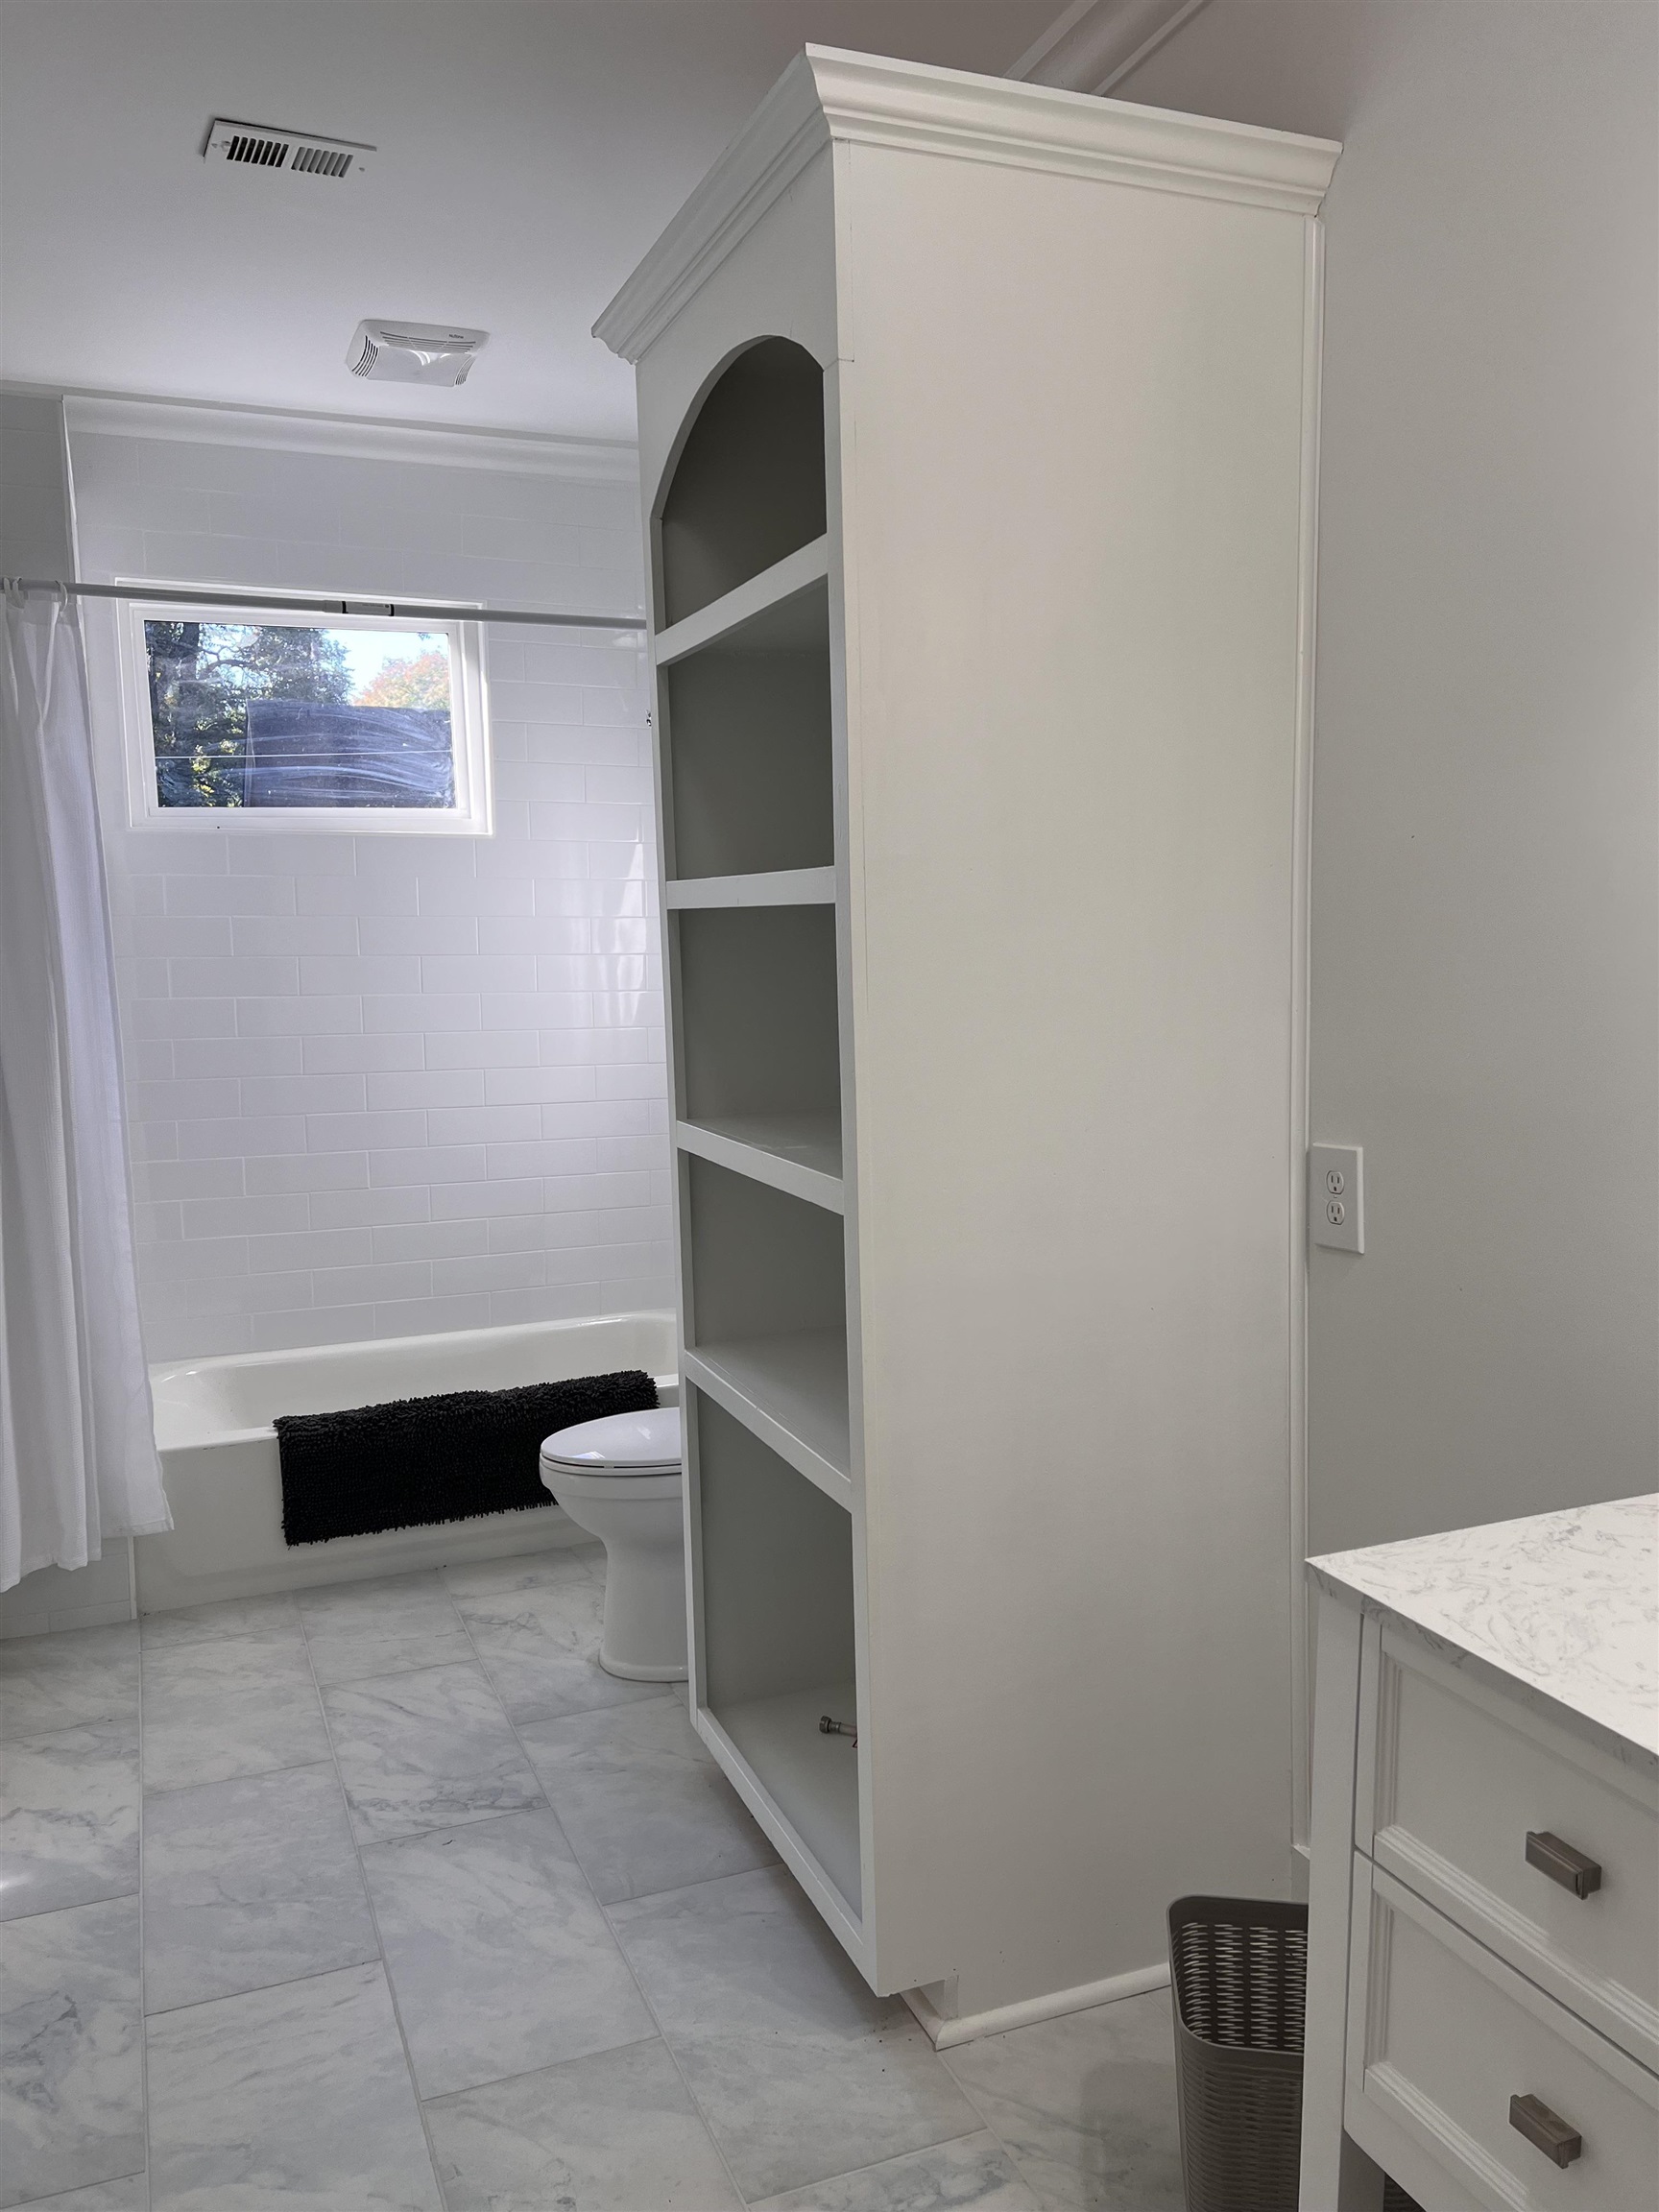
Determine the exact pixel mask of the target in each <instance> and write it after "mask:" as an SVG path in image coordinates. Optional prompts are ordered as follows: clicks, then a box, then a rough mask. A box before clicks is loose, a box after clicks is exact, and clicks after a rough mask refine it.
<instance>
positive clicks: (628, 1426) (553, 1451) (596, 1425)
mask: <svg viewBox="0 0 1659 2212" xmlns="http://www.w3.org/2000/svg"><path fill="white" fill-rule="evenodd" d="M541 1456H542V1458H543V1459H545V1460H548V1461H550V1462H551V1463H552V1464H553V1465H554V1466H556V1467H580V1468H583V1469H585V1470H586V1471H587V1472H588V1473H589V1474H590V1475H597V1474H606V1473H609V1472H611V1471H614V1472H615V1473H617V1474H619V1475H621V1474H644V1473H645V1472H646V1471H647V1470H648V1469H649V1470H659V1469H671V1468H677V1467H678V1466H679V1464H680V1408H679V1407H678V1406H658V1407H653V1408H652V1410H651V1411H650V1412H649V1413H607V1414H606V1416H605V1417H604V1419H603V1420H602V1421H579V1422H578V1423H577V1425H576V1427H575V1428H574V1429H561V1430H560V1431H558V1433H557V1435H553V1436H549V1437H548V1438H547V1440H546V1441H545V1443H544V1444H543V1445H542V1447H541Z"/></svg>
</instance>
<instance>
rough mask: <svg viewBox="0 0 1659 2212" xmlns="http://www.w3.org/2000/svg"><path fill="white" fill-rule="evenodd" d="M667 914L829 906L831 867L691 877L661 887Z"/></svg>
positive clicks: (831, 900) (832, 892)
mask: <svg viewBox="0 0 1659 2212" xmlns="http://www.w3.org/2000/svg"><path fill="white" fill-rule="evenodd" d="M662 903H663V904H664V906H666V907H667V908H668V910H669V912H670V913H680V912H683V911H684V910H685V908H686V907H690V906H833V905H834V903H835V871H834V869H833V868H774V869H772V870H771V871H770V872H769V873H768V874H766V875H764V876H693V877H691V878H686V879H680V878H673V879H671V880H670V881H668V882H666V883H664V884H663V886H662Z"/></svg>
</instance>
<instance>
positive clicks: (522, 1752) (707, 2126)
mask: <svg viewBox="0 0 1659 2212" xmlns="http://www.w3.org/2000/svg"><path fill="white" fill-rule="evenodd" d="M584 1571H585V1572H589V1573H590V1572H591V1570H590V1568H589V1567H588V1565H587V1563H586V1562H585V1563H584ZM439 1572H440V1573H441V1574H442V1573H443V1572H444V1570H443V1569H440V1570H439ZM592 1578H593V1580H595V1581H597V1582H598V1583H599V1585H600V1588H601V1590H603V1588H604V1577H603V1575H593V1576H592ZM447 1588H448V1585H447V1583H445V1590H447ZM449 1596H450V1602H451V1603H454V1594H453V1593H452V1592H450V1593H449ZM455 1611H456V1614H457V1616H458V1618H459V1619H460V1622H461V1625H462V1627H463V1628H464V1629H466V1631H467V1640H468V1642H469V1644H470V1643H472V1630H471V1626H470V1624H469V1622H468V1620H467V1617H466V1615H465V1614H464V1613H463V1612H462V1611H461V1608H460V1606H459V1605H456V1606H455ZM473 1650H474V1653H475V1654H476V1655H477V1660H478V1665H479V1668H480V1669H481V1671H483V1674H484V1678H485V1680H486V1681H487V1682H489V1684H490V1687H491V1689H492V1690H493V1691H494V1693H495V1695H496V1698H497V1699H498V1700H499V1702H500V1705H501V1711H502V1713H503V1715H504V1716H505V1717H506V1720H507V1725H508V1727H509V1728H510V1729H511V1730H512V1731H513V1740H514V1742H515V1743H517V1746H518V1753H519V1756H520V1758H522V1759H523V1761H524V1763H525V1765H526V1766H527V1767H529V1769H530V1771H531V1773H532V1774H534V1775H535V1776H536V1779H537V1781H538V1782H541V1771H540V1769H539V1768H538V1767H537V1766H536V1763H535V1761H534V1760H533V1759H532V1758H531V1757H530V1754H529V1752H528V1751H527V1750H526V1749H525V1747H524V1742H523V1739H522V1737H520V1735H519V1734H518V1724H517V1721H516V1720H515V1719H513V1717H512V1715H511V1714H510V1713H508V1712H507V1702H506V1699H505V1698H504V1697H502V1696H501V1694H500V1692H499V1691H498V1690H495V1684H494V1681H493V1678H492V1677H491V1674H490V1671H489V1669H488V1667H486V1666H485V1664H484V1658H483V1654H482V1653H481V1652H479V1651H478V1647H477V1646H476V1644H473ZM680 1687H681V1686H680V1685H679V1684H678V1683H672V1682H671V1683H669V1684H668V1686H667V1692H666V1695H668V1696H669V1697H671V1698H674V1699H675V1701H676V1702H678V1701H679V1691H680ZM637 1702H639V1703H646V1702H648V1700H646V1699H639V1700H637ZM689 1703H690V1683H689V1681H688V1680H687V1682H686V1683H685V1705H686V1707H687V1708H688V1707H689ZM586 1710H588V1711H591V1712H605V1711H607V1710H610V1708H607V1707H605V1706H592V1707H589V1708H586ZM553 1718H555V1719H576V1718H577V1715H574V1714H563V1715H556V1716H553ZM542 1795H543V1796H544V1797H546V1798H547V1809H548V1811H549V1812H550V1813H552V1815H553V1817H554V1819H555V1821H558V1822H559V1832H560V1834H561V1835H564V1834H565V1828H564V1823H563V1822H562V1821H559V1815H558V1810H557V1808H556V1807H555V1806H554V1804H553V1801H552V1798H551V1797H550V1796H549V1795H548V1792H547V1789H546V1785H545V1784H542ZM565 1841H566V1842H568V1841H569V1839H568V1837H566V1838H565ZM570 1855H571V1858H572V1859H573V1860H575V1861H576V1870H577V1872H578V1873H579V1874H580V1875H581V1877H582V1880H583V1883H584V1885H585V1887H587V1889H588V1893H589V1896H590V1897H592V1898H593V1902H594V1904H595V1905H597V1906H598V1908H599V1912H600V1915H601V1917H602V1918H603V1920H604V1922H605V1925H606V1927H607V1929H609V1931H610V1934H611V1940H612V1941H613V1943H614V1944H615V1945H616V1950H617V1954H618V1956H619V1957H620V1958H621V1960H622V1963H623V1964H624V1965H625V1966H626V1967H627V1969H628V1972H629V1975H630V1977H631V1978H632V1980H633V1983H634V1986H635V1988H636V1989H637V1990H638V1992H639V2000H640V2003H641V2004H642V2005H643V2006H644V2008H645V2009H646V2011H647V2012H648V2013H649V2014H650V2016H651V2020H652V2023H653V2025H654V2026H655V2028H656V2031H657V2039H658V2041H659V2042H660V2043H661V2045H662V2048H663V2050H664V2051H666V2052H667V2054H668V2058H669V2063H670V2064H671V2065H672V2066H673V2068H674V2071H675V2073H676V2075H677V2076H678V2077H679V2080H680V2085H681V2087H682V2088H683V2089H684V2090H685V2095H686V2097H687V2099H688V2100H689V2102H690V2105H691V2109H692V2111H693V2112H695V2113H696V2115H697V2117H698V2119H699V2120H700V2121H701V2122H702V2125H703V2131H704V2133H705V2134H706V2135H707V2136H708V2138H709V2143H710V2144H711V2145H712V2147H713V2151H714V2155H715V2156H716V2157H717V2158H718V2159H719V2161H720V2165H721V2168H722V2170H723V2171H724V2173H725V2175H726V2177H727V2179H728V2180H729V2181H730V2182H731V2184H732V2189H733V2194H734V2195H735V2197H736V2199H737V2201H738V2202H739V2203H740V2204H742V2205H743V2206H745V2207H746V2208H747V2207H749V2206H751V2205H754V2204H759V2203H763V2202H764V2201H766V2200H765V2199H763V2198H757V2197H749V2196H746V2195H745V2194H744V2192H743V2190H742V2189H741V2188H740V2187H739V2186H738V2182H737V2176H736V2175H735V2174H734V2173H733V2170H732V2167H731V2164H730V2162H729V2161H728V2159H727V2156H726V2153H725V2152H724V2151H723V2150H722V2149H721V2146H720V2139H719V2137H718V2136H717V2135H716V2133H715V2131H714V2128H713V2125H712V2123H711V2122H710V2121H709V2115H708V2114H707V2113H706V2112H705V2111H704V2109H703V2106H702V2104H700V2103H699V2101H698V2098H697V2093H696V2091H695V2090H694V2089H693V2088H692V2086H691V2084H690V2082H689V2081H688V2080H686V2078H685V2068H684V2066H682V2064H681V2063H680V2054H679V2053H678V2052H677V2051H676V2050H675V2048H674V2045H673V2042H672V2040H671V2039H670V2037H669V2035H668V2033H667V2031H666V2030H665V2029H664V2028H663V2026H662V2022H661V2019H660V2018H659V2016H658V2012H657V2008H656V2006H655V2005H653V2004H652V2002H651V1998H650V1995H649V1993H648V1991H647V1990H646V1988H645V1986H644V1984H643V1983H642V1982H641V1981H640V1979H639V1976H638V1974H637V1972H636V1970H635V1966H634V1961H633V1960H631V1959H630V1958H629V1956H628V1954H627V1952H626V1951H625V1950H624V1949H623V1947H622V1944H621V1941H620V1940H619V1938H618V1936H617V1935H616V1929H615V1925H614V1923H613V1920H612V1918H611V1908H610V1906H608V1905H606V1904H604V1903H603V1902H602V1901H601V1900H600V1899H599V1898H598V1897H597V1896H596V1895H594V1891H593V1887H592V1884H591V1883H590V1882H589V1880H588V1875H587V1870H586V1869H585V1868H584V1867H583V1865H582V1863H581V1861H580V1860H579V1859H576V1853H575V1851H574V1849H573V1848H572V1850H571V1854H570ZM772 1863H773V1864H774V1865H777V1866H780V1867H781V1866H782V1861H781V1859H777V1858H774V1860H773V1862H772ZM783 1870H784V1871H785V1872H787V1869H786V1868H784V1869H783ZM740 1871H742V1872H757V1871H758V1869H757V1868H743V1869H740ZM730 1879H732V1877H731V1876H728V1875H719V1874H716V1875H710V1876H709V1877H708V1880H709V1881H713V1882H720V1881H728V1880H730ZM698 1887H702V1885H701V1884H698V1883H693V1882H688V1883H677V1884H674V1885H673V1886H672V1887H670V1888H669V1889H661V1890H650V1891H646V1892H645V1894H646V1895H647V1896H661V1897H666V1896H670V1895H672V1894H673V1893H674V1890H675V1889H694V1888H698ZM637 1901H638V1900H637V1898H634V1897H629V1898H617V1899H616V1900H615V1902H616V1903H617V1904H630V1905H632V1904H635V1903H637ZM388 1980H390V1975H388ZM613 2048H614V2049H617V2050H626V2049H627V2048H629V2046H627V2045H626V2044H617V2045H614V2046H613ZM935 2056H939V2054H937V2053H936V2054H935ZM940 2064H941V2065H942V2066H944V2067H945V2071H946V2073H947V2074H948V2075H949V2076H950V2080H951V2081H952V2082H953V2083H954V2084H955V2087H956V2089H957V2091H958V2093H959V2094H960V2096H961V2097H962V2099H963V2101H964V2103H965V2104H967V2105H968V2108H969V2110H970V2111H971V2112H972V2113H973V2114H974V2118H975V2119H976V2120H977V2121H978V2122H979V2128H980V2129H981V2130H983V2131H984V2132H986V2133H988V2134H989V2135H990V2136H991V2138H992V2140H993V2141H994V2142H995V2143H996V2144H997V2147H998V2150H999V2151H1001V2152H1002V2154H1003V2156H1004V2157H1005V2158H1006V2159H1007V2160H1008V2163H1009V2166H1010V2168H1011V2169H1012V2171H1013V2173H1014V2175H1015V2176H1016V2177H1017V2178H1018V2179H1019V2180H1020V2181H1021V2182H1022V2184H1023V2185H1024V2186H1025V2187H1026V2188H1027V2189H1030V2187H1031V2185H1030V2183H1029V2182H1027V2181H1026V2179H1025V2176H1024V2174H1023V2173H1022V2170H1021V2168H1020V2167H1019V2165H1018V2164H1017V2163H1016V2161H1015V2158H1014V2154H1013V2152H1011V2151H1010V2150H1009V2149H1008V2146H1007V2145H1006V2144H1005V2143H1004V2142H1003V2141H1002V2138H1001V2136H1000V2135H998V2133H997V2130H996V2129H995V2128H992V2127H991V2125H990V2123H989V2122H988V2121H987V2120H986V2118H985V2115H984V2114H983V2113H982V2112H981V2111H980V2109H979V2106H978V2104H977V2103H976V2102H975V2100H974V2098H973V2097H972V2096H971V2095H970V2094H969V2092H968V2090H967V2089H966V2088H964V2086H963V2084H962V2083H961V2082H960V2081H958V2080H956V2076H955V2075H954V2073H952V2072H951V2070H950V2065H949V2063H948V2062H947V2061H946V2060H945V2059H944V2057H943V2056H940ZM542 2071H544V2069H542V2068H541V2067H530V2068H527V2069H526V2072H529V2073H541V2072H542ZM501 2079H502V2080H519V2079H522V2077H521V2076H515V2075H504V2076H502V2077H501ZM475 2086H477V2087H479V2088H488V2087H492V2086H493V2083H489V2082H480V2083H477V2084H476V2085H475ZM455 2094H459V2095H465V2094H467V2092H465V2091H459V2092H455ZM976 2131H977V2130H974V2129H972V2128H971V2129H969V2130H967V2132H968V2133H970V2134H972V2133H974V2132H976ZM961 2140H962V2137H961V2136H959V2135H946V2136H941V2137H940V2139H939V2143H954V2142H960V2141H961ZM939 2143H925V2144H923V2145H921V2146H920V2147H919V2151H918V2152H899V2153H897V2155H898V2156H901V2157H914V2156H917V2155H919V2154H920V2152H926V2151H932V2150H937V2149H938V2148H939ZM890 2162H891V2161H889V2160H884V2159H873V2160H871V2161H870V2164H869V2166H855V2167H848V2168H846V2169H844V2170H843V2172H841V2173H838V2174H828V2175H823V2176H820V2177H819V2180H818V2181H815V2182H806V2183H804V2184H803V2186H804V2187H805V2188H818V2187H821V2186H822V2185H823V2184H824V2183H825V2182H827V2181H839V2180H843V2179H845V2178H846V2176H847V2175H849V2174H862V2173H867V2172H869V2171H870V2170H871V2168H872V2167H874V2166H878V2165H884V2164H888V2163H890ZM768 2194H769V2195H770V2196H777V2195H779V2194H780V2192H779V2191H777V2190H773V2191H770V2192H769V2193H768ZM781 2194H782V2195H784V2196H787V2195H789V2194H790V2192H789V2191H787V2190H784V2191H782V2192H781ZM1031 2194H1032V2195H1033V2196H1035V2195H1036V2191H1035V2190H1032V2191H1031Z"/></svg>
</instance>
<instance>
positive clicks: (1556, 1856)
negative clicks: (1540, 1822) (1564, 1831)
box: [1527, 1828, 1601, 1897]
mask: <svg viewBox="0 0 1659 2212" xmlns="http://www.w3.org/2000/svg"><path fill="white" fill-rule="evenodd" d="M1527 1865H1528V1866H1536V1867H1537V1869H1538V1871H1539V1873H1540V1874H1548V1875H1549V1877H1550V1879H1551V1882H1559V1883H1560V1885H1561V1887H1562V1888H1563V1889H1571V1890H1572V1892H1573V1894H1574V1896H1575V1897H1588V1896H1590V1895H1592V1894H1593V1893H1594V1892H1595V1891H1596V1890H1598V1889H1599V1888H1600V1887H1601V1868H1600V1866H1599V1864H1598V1863H1597V1862H1596V1861H1595V1860H1594V1859H1586V1858H1585V1856H1584V1854H1583V1852H1582V1851H1575V1850H1574V1848H1573V1846H1572V1844H1571V1843H1563V1842H1562V1840H1561V1839H1560V1837H1559V1836H1551V1833H1550V1831H1549V1829H1548V1828H1545V1829H1535V1828H1534V1829H1529V1830H1528V1831H1527Z"/></svg>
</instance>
